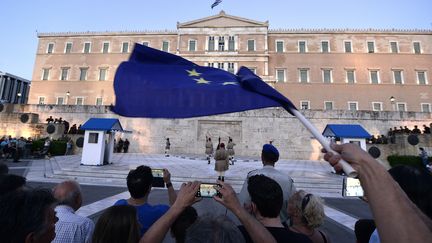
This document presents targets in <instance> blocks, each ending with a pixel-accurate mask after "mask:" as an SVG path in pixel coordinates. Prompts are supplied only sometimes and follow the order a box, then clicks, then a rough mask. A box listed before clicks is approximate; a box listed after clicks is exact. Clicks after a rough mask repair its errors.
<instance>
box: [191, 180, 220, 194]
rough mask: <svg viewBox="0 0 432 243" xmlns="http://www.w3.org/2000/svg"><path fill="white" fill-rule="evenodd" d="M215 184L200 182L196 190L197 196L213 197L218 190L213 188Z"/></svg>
mask: <svg viewBox="0 0 432 243" xmlns="http://www.w3.org/2000/svg"><path fill="white" fill-rule="evenodd" d="M215 186H218V185H217V184H215V183H202V184H201V185H200V189H199V191H198V192H197V195H196V196H197V197H213V196H215V195H218V194H219V192H218V191H217V190H216V189H215Z"/></svg>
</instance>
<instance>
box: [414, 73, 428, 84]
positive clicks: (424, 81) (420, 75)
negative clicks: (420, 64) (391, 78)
mask: <svg viewBox="0 0 432 243" xmlns="http://www.w3.org/2000/svg"><path fill="white" fill-rule="evenodd" d="M416 73H417V83H418V84H427V79H426V72H425V71H416Z"/></svg>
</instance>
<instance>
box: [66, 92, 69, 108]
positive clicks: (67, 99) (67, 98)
mask: <svg viewBox="0 0 432 243" xmlns="http://www.w3.org/2000/svg"><path fill="white" fill-rule="evenodd" d="M69 96H70V92H69V90H68V92H66V105H67V104H68V103H69Z"/></svg>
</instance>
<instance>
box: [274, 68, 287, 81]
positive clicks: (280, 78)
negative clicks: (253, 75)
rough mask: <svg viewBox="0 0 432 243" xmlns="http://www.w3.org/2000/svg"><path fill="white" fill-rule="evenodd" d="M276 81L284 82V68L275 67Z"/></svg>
mask: <svg viewBox="0 0 432 243" xmlns="http://www.w3.org/2000/svg"><path fill="white" fill-rule="evenodd" d="M276 82H285V69H276Z"/></svg>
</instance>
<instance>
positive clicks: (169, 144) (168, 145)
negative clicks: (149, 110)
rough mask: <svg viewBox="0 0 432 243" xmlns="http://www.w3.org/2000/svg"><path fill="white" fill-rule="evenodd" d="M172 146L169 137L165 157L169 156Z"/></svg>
mask: <svg viewBox="0 0 432 243" xmlns="http://www.w3.org/2000/svg"><path fill="white" fill-rule="evenodd" d="M170 148H171V143H170V140H169V138H167V139H166V143H165V157H169V151H170Z"/></svg>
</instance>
